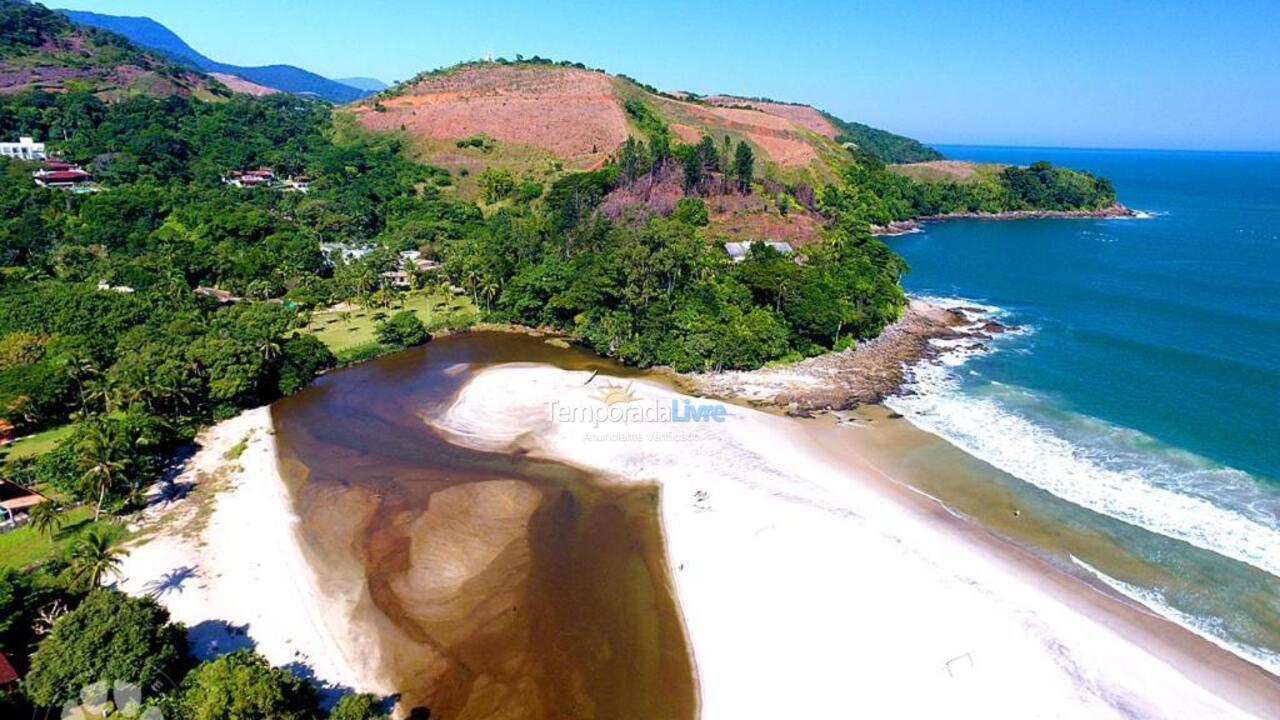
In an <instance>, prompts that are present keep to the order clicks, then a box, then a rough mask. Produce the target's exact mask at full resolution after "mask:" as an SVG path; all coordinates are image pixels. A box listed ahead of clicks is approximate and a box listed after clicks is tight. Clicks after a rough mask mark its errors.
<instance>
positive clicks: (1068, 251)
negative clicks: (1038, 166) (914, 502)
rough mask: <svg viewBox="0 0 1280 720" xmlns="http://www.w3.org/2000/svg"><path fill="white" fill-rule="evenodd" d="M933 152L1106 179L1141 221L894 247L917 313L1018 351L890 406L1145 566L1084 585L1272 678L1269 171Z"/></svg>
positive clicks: (1003, 230) (1278, 239)
mask: <svg viewBox="0 0 1280 720" xmlns="http://www.w3.org/2000/svg"><path fill="white" fill-rule="evenodd" d="M939 149H940V150H941V151H942V152H943V153H944V154H946V155H947V156H948V157H950V158H954V159H961V160H979V161H989V162H1006V163H1018V164H1027V163H1030V162H1032V161H1035V160H1050V161H1052V162H1053V163H1055V164H1058V165H1063V166H1066V167H1071V168H1076V169H1082V170H1088V171H1090V172H1093V173H1096V174H1100V175H1105V176H1107V177H1109V178H1111V180H1112V181H1113V182H1114V184H1115V187H1116V189H1117V194H1118V195H1119V198H1120V201H1121V202H1123V203H1125V204H1126V205H1128V206H1130V207H1132V208H1135V209H1137V210H1140V211H1142V212H1143V213H1144V216H1143V217H1142V218H1140V219H1115V220H1093V219H1079V220H1022V221H1003V222H1002V221H980V220H958V221H948V222H940V223H931V224H928V225H926V226H925V227H924V229H923V231H922V232H919V233H915V234H911V235H905V236H900V237H897V238H891V239H888V242H889V244H890V246H891V247H893V248H894V249H895V250H896V251H897V252H898V253H900V254H901V255H902V256H903V257H904V258H906V260H907V262H908V263H909V264H910V266H911V272H910V274H909V275H908V276H907V278H906V280H905V284H906V287H907V289H908V291H909V292H911V293H913V294H916V295H920V296H926V297H931V298H935V299H938V300H939V301H941V302H944V303H950V304H953V305H961V306H969V307H975V308H981V309H982V310H983V311H984V312H985V313H987V314H990V315H993V316H997V317H998V318H999V319H1000V320H1001V321H1002V322H1005V323H1011V324H1013V325H1016V326H1019V328H1020V330H1019V331H1018V332H1015V333H1011V334H1008V335H1005V336H1002V337H999V338H998V339H995V340H992V341H991V342H989V343H987V344H986V346H985V347H983V348H980V349H973V348H968V349H957V350H956V351H955V352H953V353H951V354H950V355H949V356H947V357H946V358H945V361H944V362H943V363H941V364H937V365H926V366H922V367H920V368H918V369H917V371H916V372H915V373H914V376H913V378H912V381H913V382H912V384H911V389H912V391H913V392H912V393H910V394H904V395H903V396H900V397H897V398H892V399H890V400H889V401H888V403H887V404H888V405H889V406H890V407H891V408H892V409H894V410H895V411H897V412H899V413H901V414H903V415H904V416H905V417H906V418H907V419H908V420H910V421H911V422H912V423H913V424H915V425H917V426H919V427H920V428H922V429H924V430H926V431H929V432H931V433H934V434H936V435H938V436H940V437H942V438H944V439H946V440H947V441H948V442H950V443H951V444H953V445H955V446H957V447H959V448H960V449H962V450H964V451H965V452H967V453H969V454H970V455H972V456H974V457H976V458H978V459H980V460H982V461H984V462H986V463H988V464H989V465H990V466H992V467H994V468H996V469H998V470H999V471H1002V472H1001V477H1002V478H1003V479H1002V482H1006V483H1009V482H1012V483H1013V484H1014V485H1015V486H1017V487H1016V488H1015V490H1016V491H1017V492H1021V493H1023V495H1024V496H1025V498H1026V502H1027V503H1028V504H1034V505H1037V506H1038V507H1041V508H1042V509H1043V510H1044V512H1045V513H1047V514H1048V515H1049V516H1051V517H1053V518H1054V519H1055V521H1057V522H1060V523H1063V524H1064V525H1069V526H1070V527H1072V528H1074V529H1076V530H1081V531H1084V532H1090V533H1096V534H1098V535H1100V536H1105V537H1106V538H1108V539H1109V540H1110V541H1112V542H1114V544H1115V545H1116V546H1117V547H1119V548H1123V550H1124V552H1125V553H1126V554H1130V555H1131V558H1136V559H1137V560H1138V562H1137V563H1134V562H1124V563H1121V562H1118V561H1116V560H1115V559H1114V558H1099V557H1089V558H1084V557H1077V556H1074V555H1073V556H1072V559H1073V560H1074V561H1075V562H1076V563H1077V565H1078V566H1079V567H1080V568H1083V569H1084V570H1086V571H1088V572H1090V573H1093V574H1095V575H1097V577H1098V578H1099V579H1100V580H1102V581H1103V582H1105V583H1106V584H1108V585H1110V586H1111V587H1112V588H1114V589H1116V590H1118V591H1120V592H1122V593H1124V594H1126V595H1128V596H1129V597H1131V598H1132V599H1133V600H1135V601H1137V602H1141V603H1143V604H1145V605H1147V606H1148V607H1151V608H1152V609H1154V610H1157V611H1158V612H1161V613H1162V614H1164V615H1166V616H1167V617H1169V618H1170V619H1172V620H1174V621H1175V622H1178V623H1180V624H1182V625H1184V626H1187V627H1188V628H1190V629H1193V630H1194V631H1196V632H1199V633H1201V634H1203V635H1205V636H1207V637H1210V638H1211V639H1213V640H1215V642H1218V643H1219V644H1222V645H1225V646H1227V647H1230V648H1232V649H1233V650H1235V651H1237V652H1238V653H1240V654H1241V655H1244V656H1246V657H1248V658H1250V659H1252V660H1254V661H1255V662H1257V663H1258V664H1260V665H1263V666H1266V667H1268V668H1269V669H1271V670H1272V672H1276V673H1280V431H1277V427H1278V426H1280V153H1225V152H1224V153H1215V152H1179V151H1131V150H1076V149H1057V148H1004V147H970V146H939ZM1009 478H1012V481H1010V480H1009Z"/></svg>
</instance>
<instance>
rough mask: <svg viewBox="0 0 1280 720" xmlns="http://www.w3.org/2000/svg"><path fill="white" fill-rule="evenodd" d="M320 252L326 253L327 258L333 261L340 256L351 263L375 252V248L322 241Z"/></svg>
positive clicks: (345, 261)
mask: <svg viewBox="0 0 1280 720" xmlns="http://www.w3.org/2000/svg"><path fill="white" fill-rule="evenodd" d="M320 252H321V253H323V254H324V256H325V258H326V260H330V261H332V260H333V259H334V258H338V259H341V260H342V262H344V263H349V262H352V261H353V260H359V259H360V258H362V257H364V256H365V255H368V254H369V253H371V252H373V248H372V247H370V246H368V245H350V244H347V243H340V242H325V243H320Z"/></svg>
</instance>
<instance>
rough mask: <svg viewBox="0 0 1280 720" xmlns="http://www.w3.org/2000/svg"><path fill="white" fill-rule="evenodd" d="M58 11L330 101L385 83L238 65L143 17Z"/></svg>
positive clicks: (171, 53) (176, 56) (187, 61)
mask: <svg viewBox="0 0 1280 720" xmlns="http://www.w3.org/2000/svg"><path fill="white" fill-rule="evenodd" d="M58 12H60V13H62V14H63V15H66V16H67V17H68V18H69V19H71V20H72V21H73V22H76V23H79V24H81V25H88V26H90V27H96V28H102V29H103V30H109V31H111V32H114V33H117V34H119V35H123V36H124V37H126V38H128V39H129V40H131V41H133V42H134V43H135V44H137V45H140V46H142V47H144V48H148V49H150V50H154V51H156V52H158V53H161V54H163V55H165V56H166V57H169V58H171V59H172V60H174V61H175V62H179V63H182V64H184V65H187V66H190V67H193V68H196V69H197V70H203V71H204V72H207V73H219V74H224V75H235V76H236V77H239V78H243V79H245V80H248V81H249V82H251V83H255V84H257V85H262V86H266V87H267V88H274V89H276V90H281V91H283V92H288V93H294V94H296V95H310V96H314V97H319V98H324V99H325V100H328V101H329V102H332V103H338V104H343V103H349V102H353V101H355V100H359V99H360V98H363V97H365V96H367V95H369V94H371V93H373V92H376V91H378V90H381V89H382V88H383V87H386V85H385V84H383V83H381V82H379V81H377V80H374V79H373V78H351V79H350V80H347V81H337V80H330V79H329V78H326V77H322V76H320V75H317V74H315V73H313V72H311V71H309V70H303V69H302V68H299V67H294V66H292V65H264V66H260V67H242V66H239V65H229V64H227V63H222V62H218V61H216V60H212V59H210V58H208V57H205V56H204V55H203V54H201V53H200V52H199V51H197V50H196V49H195V48H193V47H191V46H190V45H188V44H187V43H186V41H184V40H183V39H182V38H181V37H178V35H177V33H174V32H173V31H172V30H170V29H169V28H167V27H165V26H164V25H161V24H160V23H158V22H156V21H155V20H152V19H151V18H147V17H121V16H118V15H103V14H100V13H93V12H84V11H80V10H59V11H58Z"/></svg>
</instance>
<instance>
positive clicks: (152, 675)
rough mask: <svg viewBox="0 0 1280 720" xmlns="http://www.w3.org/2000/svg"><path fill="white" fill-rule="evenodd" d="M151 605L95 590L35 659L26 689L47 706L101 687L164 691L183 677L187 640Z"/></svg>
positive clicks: (58, 624)
mask: <svg viewBox="0 0 1280 720" xmlns="http://www.w3.org/2000/svg"><path fill="white" fill-rule="evenodd" d="M168 621H169V614H168V612H166V611H165V610H164V609H163V608H161V607H160V606H159V605H157V604H156V603H155V602H154V601H152V600H140V599H137V598H131V597H129V596H127V595H125V594H123V593H120V592H118V591H115V590H95V591H93V592H91V593H89V595H88V597H86V598H85V599H84V601H83V602H82V603H80V606H79V607H77V608H76V609H75V610H72V611H71V612H69V613H67V614H66V615H64V616H63V617H62V618H60V619H59V620H58V621H57V622H56V623H55V624H54V626H53V632H52V633H50V635H49V637H48V638H46V639H45V640H44V641H43V642H41V644H40V648H39V649H38V650H37V651H36V653H35V654H34V655H33V656H32V657H31V670H30V672H29V673H27V676H26V678H25V679H24V680H23V690H24V692H25V693H26V695H27V697H29V698H30V699H31V700H32V702H34V703H35V704H36V705H39V706H43V707H51V706H55V705H59V704H61V703H63V702H66V701H68V700H73V699H75V698H77V697H78V694H79V692H80V690H81V688H84V687H85V686H87V685H89V684H91V683H96V682H101V681H107V682H114V681H120V682H127V683H133V684H135V685H138V686H139V687H152V686H157V687H162V686H164V685H166V684H167V683H170V682H171V679H172V678H176V677H181V676H182V675H181V673H182V670H183V669H184V667H183V665H184V663H185V662H186V638H185V637H184V634H183V631H182V629H181V628H178V627H176V626H173V625H170V624H168Z"/></svg>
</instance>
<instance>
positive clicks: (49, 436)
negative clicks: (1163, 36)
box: [3, 425, 74, 460]
mask: <svg viewBox="0 0 1280 720" xmlns="http://www.w3.org/2000/svg"><path fill="white" fill-rule="evenodd" d="M73 428H74V426H72V425H63V426H61V427H56V428H51V429H49V430H45V431H44V432H39V433H36V434H35V435H31V436H28V437H25V438H23V439H21V440H19V441H17V442H15V443H14V444H12V445H10V446H9V449H8V452H5V453H4V454H3V457H5V458H7V459H9V460H17V459H19V458H25V457H35V456H37V455H43V454H44V453H47V452H49V451H50V450H52V449H54V448H55V447H57V446H58V443H60V442H62V441H63V440H65V439H66V437H67V436H68V435H70V434H71V431H72V429H73Z"/></svg>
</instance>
